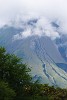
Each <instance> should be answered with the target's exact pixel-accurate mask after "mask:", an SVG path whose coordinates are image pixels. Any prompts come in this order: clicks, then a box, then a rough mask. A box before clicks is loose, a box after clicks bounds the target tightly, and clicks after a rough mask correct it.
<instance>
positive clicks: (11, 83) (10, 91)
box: [0, 47, 67, 100]
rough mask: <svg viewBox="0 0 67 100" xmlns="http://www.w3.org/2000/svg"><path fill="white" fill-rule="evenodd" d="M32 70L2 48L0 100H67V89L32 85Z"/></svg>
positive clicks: (0, 53) (0, 51) (0, 50)
mask: <svg viewBox="0 0 67 100" xmlns="http://www.w3.org/2000/svg"><path fill="white" fill-rule="evenodd" d="M29 72H30V69H29V68H27V65H26V64H23V63H22V60H21V59H20V58H18V57H17V56H15V55H12V54H8V53H6V50H5V49H4V48H3V47H0V100H67V89H61V88H55V87H54V86H48V85H47V84H44V85H43V84H39V83H38V82H35V83H32V81H31V80H32V77H31V76H30V74H29Z"/></svg>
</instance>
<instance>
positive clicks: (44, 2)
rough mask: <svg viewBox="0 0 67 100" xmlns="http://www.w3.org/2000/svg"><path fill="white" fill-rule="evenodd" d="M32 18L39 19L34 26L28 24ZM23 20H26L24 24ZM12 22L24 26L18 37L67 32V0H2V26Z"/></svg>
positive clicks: (57, 35) (0, 3) (0, 24)
mask: <svg viewBox="0 0 67 100" xmlns="http://www.w3.org/2000/svg"><path fill="white" fill-rule="evenodd" d="M30 19H38V21H37V23H35V24H34V27H33V26H32V25H29V24H26V23H27V22H28V21H29V20H30ZM21 20H22V21H23V22H24V21H25V23H24V24H23V25H21ZM10 22H14V23H15V24H16V26H17V27H18V26H19V24H20V26H21V27H22V26H23V27H24V31H23V32H22V33H19V34H17V35H16V36H15V37H14V38H16V37H17V38H18V39H21V38H22V37H23V36H24V37H27V36H31V35H39V36H41V35H44V34H45V35H47V36H50V37H52V38H56V37H59V33H61V34H67V0H0V27H2V26H3V25H5V24H10ZM51 22H55V23H56V24H58V25H59V28H57V29H56V28H55V27H53V26H52V25H51ZM24 25H25V26H24ZM19 35H20V36H19Z"/></svg>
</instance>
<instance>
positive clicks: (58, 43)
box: [54, 34, 67, 72]
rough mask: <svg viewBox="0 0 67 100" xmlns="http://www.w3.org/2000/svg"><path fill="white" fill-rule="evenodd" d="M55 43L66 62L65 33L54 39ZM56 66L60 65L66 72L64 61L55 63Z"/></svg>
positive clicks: (66, 45)
mask: <svg viewBox="0 0 67 100" xmlns="http://www.w3.org/2000/svg"><path fill="white" fill-rule="evenodd" d="M54 42H55V44H56V46H57V48H58V50H59V52H60V54H61V56H62V57H63V59H64V60H65V61H66V62H67V35H66V34H65V35H60V38H56V39H55V41H54ZM57 65H58V66H61V68H62V69H64V70H65V71H66V72H67V64H65V63H57Z"/></svg>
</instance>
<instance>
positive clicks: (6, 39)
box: [0, 26, 67, 88]
mask: <svg viewBox="0 0 67 100" xmlns="http://www.w3.org/2000/svg"><path fill="white" fill-rule="evenodd" d="M22 31H23V28H15V27H12V26H5V27H3V28H1V29H0V46H4V47H5V48H6V49H7V51H8V52H9V53H14V54H16V55H18V56H20V57H22V58H23V60H24V63H27V64H28V66H29V67H30V68H31V74H32V76H33V80H36V79H39V81H40V82H41V83H48V84H50V85H54V86H60V87H64V88H67V72H66V69H67V68H65V67H64V68H65V69H64V68H62V67H61V66H59V65H58V64H66V61H65V59H64V58H63V56H62V54H61V53H60V51H59V50H58V48H57V46H56V44H55V43H56V42H55V43H54V41H52V40H51V39H50V38H49V37H47V36H30V37H27V38H22V39H14V36H16V35H17V34H18V33H19V34H20V33H21V32H22ZM58 66H59V67H58Z"/></svg>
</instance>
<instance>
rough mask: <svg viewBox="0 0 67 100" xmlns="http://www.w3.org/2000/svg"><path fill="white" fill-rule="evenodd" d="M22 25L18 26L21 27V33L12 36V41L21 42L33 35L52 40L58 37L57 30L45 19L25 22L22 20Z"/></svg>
mask: <svg viewBox="0 0 67 100" xmlns="http://www.w3.org/2000/svg"><path fill="white" fill-rule="evenodd" d="M22 23H24V24H22ZM22 23H21V25H19V27H23V31H22V32H20V33H18V34H16V35H14V37H13V40H21V39H23V38H27V37H30V36H34V35H36V36H39V37H41V36H48V37H51V38H52V39H55V38H56V37H60V36H59V33H58V32H57V29H56V28H55V27H53V26H52V24H51V21H49V20H48V19H46V18H45V17H41V18H38V19H27V21H26V22H25V20H23V21H22Z"/></svg>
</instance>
